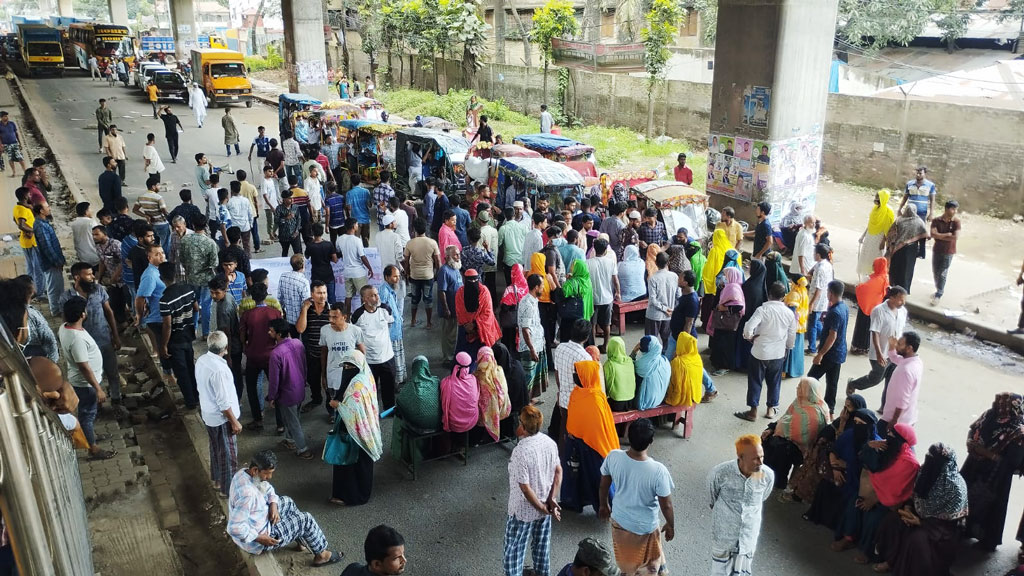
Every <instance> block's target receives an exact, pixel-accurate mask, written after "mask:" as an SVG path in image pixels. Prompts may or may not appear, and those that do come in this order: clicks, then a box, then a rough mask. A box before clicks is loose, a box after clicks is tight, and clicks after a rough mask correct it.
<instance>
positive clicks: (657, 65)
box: [640, 0, 683, 138]
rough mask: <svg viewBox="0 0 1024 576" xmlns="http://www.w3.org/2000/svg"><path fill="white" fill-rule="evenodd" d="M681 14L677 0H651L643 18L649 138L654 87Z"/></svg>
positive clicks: (663, 74) (650, 134)
mask: <svg viewBox="0 0 1024 576" xmlns="http://www.w3.org/2000/svg"><path fill="white" fill-rule="evenodd" d="M682 17H683V14H682V9H681V8H680V7H679V2H678V0H652V2H651V9H650V10H649V11H648V12H647V15H646V17H645V18H644V28H643V30H641V31H640V37H641V38H642V39H643V43H644V68H645V69H646V70H647V137H648V138H650V137H651V136H652V135H653V134H652V132H653V131H654V106H652V100H653V97H654V87H655V86H656V85H657V83H658V81H659V80H661V79H662V78H664V76H665V68H666V66H667V65H668V59H669V58H671V57H672V51H671V50H669V49H668V47H669V45H671V44H672V40H673V39H674V38H675V36H676V34H678V30H679V23H680V21H681V20H682Z"/></svg>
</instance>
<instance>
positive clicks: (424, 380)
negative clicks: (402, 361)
mask: <svg viewBox="0 0 1024 576" xmlns="http://www.w3.org/2000/svg"><path fill="white" fill-rule="evenodd" d="M396 403H397V404H398V413H399V416H400V417H402V418H404V419H406V420H408V421H409V422H410V423H411V424H412V425H413V426H415V427H417V428H422V429H425V430H435V429H437V428H440V427H441V380H440V379H439V378H438V377H437V376H434V375H433V374H431V373H430V363H429V362H428V361H427V357H426V356H417V357H416V358H414V359H413V361H412V366H410V367H409V376H408V378H407V379H406V381H405V384H404V385H403V386H402V391H401V392H399V393H398V397H397V398H396Z"/></svg>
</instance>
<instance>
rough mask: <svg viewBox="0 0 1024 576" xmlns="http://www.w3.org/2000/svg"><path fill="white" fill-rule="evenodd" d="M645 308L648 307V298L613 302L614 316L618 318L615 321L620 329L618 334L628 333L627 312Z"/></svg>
mask: <svg viewBox="0 0 1024 576" xmlns="http://www.w3.org/2000/svg"><path fill="white" fill-rule="evenodd" d="M645 309H647V300H646V299H644V300H637V301H635V302H620V301H618V300H616V301H615V302H612V318H618V320H617V322H616V323H615V324H616V328H618V329H619V331H618V334H617V336H622V335H623V334H625V333H626V314H629V313H630V312H637V311H639V310H645Z"/></svg>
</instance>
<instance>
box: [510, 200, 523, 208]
mask: <svg viewBox="0 0 1024 576" xmlns="http://www.w3.org/2000/svg"><path fill="white" fill-rule="evenodd" d="M523 206H525V205H524V204H523V201H522V200H516V201H515V202H513V203H512V207H513V208H522V207H523Z"/></svg>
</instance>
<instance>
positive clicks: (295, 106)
mask: <svg viewBox="0 0 1024 576" xmlns="http://www.w3.org/2000/svg"><path fill="white" fill-rule="evenodd" d="M321 104H323V102H321V101H320V100H317V99H316V98H313V97H312V96H310V95H309V94H295V93H287V94H281V95H279V96H278V97H277V120H278V130H279V132H278V133H279V134H280V135H281V139H282V140H284V139H285V134H295V136H296V139H299V136H300V134H298V133H296V131H295V128H296V126H297V125H298V127H299V130H300V131H303V132H304V133H303V134H301V136H302V138H303V139H310V138H313V136H312V135H311V134H312V131H311V130H307V128H309V121H308V119H306V120H304V122H303V123H300V122H299V120H300V119H303V118H304V117H305V116H306V115H307V113H308V112H311V111H313V110H319V109H320V106H321ZM303 141H305V140H300V142H303ZM306 143H307V144H309V143H312V142H306Z"/></svg>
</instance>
